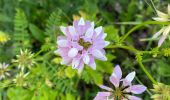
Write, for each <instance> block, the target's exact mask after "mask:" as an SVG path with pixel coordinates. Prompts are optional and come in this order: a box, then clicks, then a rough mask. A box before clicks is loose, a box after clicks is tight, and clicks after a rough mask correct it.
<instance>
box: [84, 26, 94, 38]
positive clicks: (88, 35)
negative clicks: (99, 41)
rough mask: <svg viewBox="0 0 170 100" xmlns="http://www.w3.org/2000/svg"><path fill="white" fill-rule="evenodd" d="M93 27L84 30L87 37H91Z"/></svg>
mask: <svg viewBox="0 0 170 100" xmlns="http://www.w3.org/2000/svg"><path fill="white" fill-rule="evenodd" d="M93 32H94V31H93V28H89V29H88V30H87V31H86V33H85V36H86V37H87V38H92V37H93Z"/></svg>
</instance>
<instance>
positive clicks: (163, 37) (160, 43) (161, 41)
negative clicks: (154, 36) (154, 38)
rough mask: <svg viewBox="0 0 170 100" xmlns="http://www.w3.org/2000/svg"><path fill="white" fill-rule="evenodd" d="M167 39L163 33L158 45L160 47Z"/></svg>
mask: <svg viewBox="0 0 170 100" xmlns="http://www.w3.org/2000/svg"><path fill="white" fill-rule="evenodd" d="M165 39H166V36H164V35H162V36H161V38H160V39H159V41H158V47H160V46H161V45H162V44H163V42H164V41H165Z"/></svg>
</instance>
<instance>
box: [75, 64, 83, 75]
mask: <svg viewBox="0 0 170 100" xmlns="http://www.w3.org/2000/svg"><path fill="white" fill-rule="evenodd" d="M77 69H78V73H79V74H80V73H81V72H82V71H83V69H84V63H83V61H80V64H79V66H78V67H77Z"/></svg>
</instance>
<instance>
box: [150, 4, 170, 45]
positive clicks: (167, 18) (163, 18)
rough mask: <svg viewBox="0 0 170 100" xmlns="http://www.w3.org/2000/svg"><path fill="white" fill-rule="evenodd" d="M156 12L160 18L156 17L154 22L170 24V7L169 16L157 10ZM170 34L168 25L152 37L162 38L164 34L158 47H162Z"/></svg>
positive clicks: (168, 9)
mask: <svg viewBox="0 0 170 100" xmlns="http://www.w3.org/2000/svg"><path fill="white" fill-rule="evenodd" d="M156 12H157V15H158V17H154V18H153V19H154V20H156V21H160V22H169V21H170V5H168V7H167V12H168V14H165V13H163V12H161V11H159V10H157V11H156ZM169 32H170V25H167V26H164V27H163V28H162V29H161V30H159V31H158V32H157V33H155V34H154V36H153V37H152V38H153V39H155V38H157V37H158V36H160V35H161V34H162V36H161V37H160V39H159V42H158V47H160V46H161V45H162V43H163V42H164V41H165V39H166V38H167V36H168V34H169Z"/></svg>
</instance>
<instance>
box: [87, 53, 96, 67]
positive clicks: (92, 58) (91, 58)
mask: <svg viewBox="0 0 170 100" xmlns="http://www.w3.org/2000/svg"><path fill="white" fill-rule="evenodd" d="M88 65H89V66H90V67H91V68H92V69H93V70H96V63H95V62H94V57H92V56H90V63H89V64H88Z"/></svg>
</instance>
